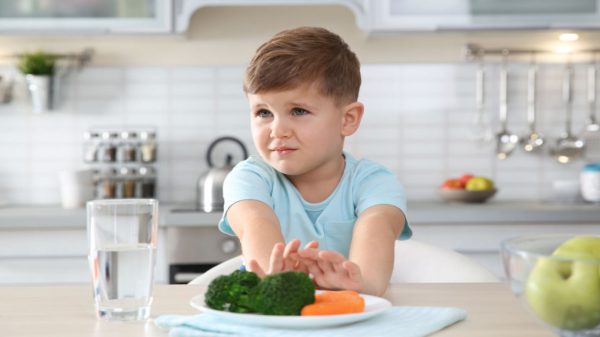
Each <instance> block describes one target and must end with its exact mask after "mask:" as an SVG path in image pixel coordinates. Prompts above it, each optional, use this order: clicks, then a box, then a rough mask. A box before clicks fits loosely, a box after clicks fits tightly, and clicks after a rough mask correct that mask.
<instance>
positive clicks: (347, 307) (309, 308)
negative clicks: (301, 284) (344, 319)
mask: <svg viewBox="0 0 600 337" xmlns="http://www.w3.org/2000/svg"><path fill="white" fill-rule="evenodd" d="M364 310H365V300H364V298H362V296H360V295H359V294H358V293H357V292H355V291H350V290H346V291H324V292H321V293H319V294H317V295H315V303H313V304H308V305H306V306H304V307H303V308H302V311H301V312H300V314H301V315H302V316H315V315H341V314H352V313H358V312H363V311H364Z"/></svg>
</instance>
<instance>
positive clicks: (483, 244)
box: [411, 223, 600, 278]
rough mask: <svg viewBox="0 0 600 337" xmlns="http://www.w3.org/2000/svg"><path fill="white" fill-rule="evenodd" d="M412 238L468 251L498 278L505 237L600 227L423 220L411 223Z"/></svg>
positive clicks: (592, 230)
mask: <svg viewBox="0 0 600 337" xmlns="http://www.w3.org/2000/svg"><path fill="white" fill-rule="evenodd" d="M411 228H412V230H413V237H414V238H415V239H417V240H419V241H422V242H427V243H430V244H433V245H437V246H440V247H445V248H449V249H453V250H456V251H458V252H459V253H462V254H465V255H467V256H468V257H470V258H472V259H473V260H475V261H477V262H479V263H480V264H481V265H483V266H484V267H486V268H487V269H488V270H490V271H491V272H493V273H494V274H495V275H496V276H498V277H499V278H504V269H503V266H502V261H501V258H500V244H501V242H502V241H503V240H506V239H509V238H512V237H515V236H521V235H537V234H561V233H568V234H596V235H600V226H598V224H597V223H595V224H593V223H590V224H537V223H523V224H515V223H510V224H509V223H498V224H482V225H477V224H467V225H457V224H448V223H443V224H442V223H422V224H413V225H411Z"/></svg>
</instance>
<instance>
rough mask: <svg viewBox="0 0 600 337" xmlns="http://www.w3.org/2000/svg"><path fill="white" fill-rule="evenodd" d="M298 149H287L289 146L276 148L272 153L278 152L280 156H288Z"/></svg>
mask: <svg viewBox="0 0 600 337" xmlns="http://www.w3.org/2000/svg"><path fill="white" fill-rule="evenodd" d="M295 150H296V149H294V148H291V147H287V146H277V147H276V148H274V149H273V150H271V151H274V152H277V153H278V154H288V153H291V152H293V151H295Z"/></svg>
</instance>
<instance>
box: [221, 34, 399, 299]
mask: <svg viewBox="0 0 600 337" xmlns="http://www.w3.org/2000/svg"><path fill="white" fill-rule="evenodd" d="M360 82H361V77H360V64H359V61H358V59H357V58H356V55H355V54H354V53H353V52H352V51H351V50H350V49H349V47H348V45H347V44H346V43H345V42H344V41H343V40H342V39H341V38H340V37H339V36H337V35H335V34H333V33H331V32H329V31H327V30H325V29H322V28H312V27H302V28H297V29H292V30H287V31H283V32H280V33H278V34H277V35H275V36H274V37H272V38H271V39H270V40H269V41H267V42H266V43H264V44H263V45H262V46H260V47H259V48H258V50H257V51H256V54H255V56H254V58H253V59H252V60H251V62H250V64H249V65H248V68H247V69H246V76H245V80H244V91H245V93H246V96H247V98H248V101H249V103H250V114H251V129H252V138H253V142H254V145H255V147H256V149H257V151H258V153H259V155H260V158H254V157H251V158H249V159H247V160H245V161H243V162H241V163H239V164H238V165H236V167H235V168H234V169H233V170H232V172H230V173H229V175H228V176H227V178H226V180H225V185H224V188H223V193H224V198H225V212H224V216H223V218H222V220H221V222H220V223H219V228H220V229H221V230H222V231H223V232H225V233H228V234H231V235H237V236H238V237H239V239H240V242H241V245H242V251H243V255H244V260H245V261H246V266H247V267H248V268H249V269H250V270H252V271H256V272H257V273H259V274H260V275H264V274H265V272H264V271H267V270H268V271H267V273H275V272H280V271H284V270H301V271H305V272H308V273H310V274H311V275H312V276H313V279H314V281H315V283H316V285H317V286H318V287H320V288H324V289H351V290H356V291H359V292H362V293H367V294H374V295H381V294H383V292H385V290H386V289H387V286H388V283H389V279H390V275H391V272H392V268H393V261H394V242H395V240H396V239H397V238H399V237H402V238H408V237H410V235H411V231H410V228H409V227H408V225H407V223H406V220H405V210H406V200H405V196H404V191H403V188H402V186H401V185H400V184H399V182H398V181H397V179H396V178H395V176H394V174H392V173H391V172H390V171H388V170H387V169H385V168H384V167H383V166H381V165H379V164H376V163H374V162H372V161H368V160H356V159H354V158H353V157H352V156H350V154H348V153H345V152H344V151H343V147H344V138H345V137H347V136H350V135H352V134H353V133H354V132H356V130H357V129H358V127H359V125H360V121H361V118H362V115H363V109H364V107H363V105H362V103H359V102H357V98H358V92H359V88H360ZM284 242H287V245H286V246H284ZM300 242H304V243H305V244H306V243H308V244H307V245H306V246H305V248H304V249H300ZM263 270H264V271H263Z"/></svg>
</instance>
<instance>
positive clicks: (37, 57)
mask: <svg viewBox="0 0 600 337" xmlns="http://www.w3.org/2000/svg"><path fill="white" fill-rule="evenodd" d="M56 59H57V57H56V55H52V54H48V53H45V52H43V51H38V52H34V53H24V54H22V55H20V56H19V64H18V66H17V67H18V68H19V70H20V71H21V72H22V73H23V74H28V75H47V76H52V75H54V66H55V64H56Z"/></svg>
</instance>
